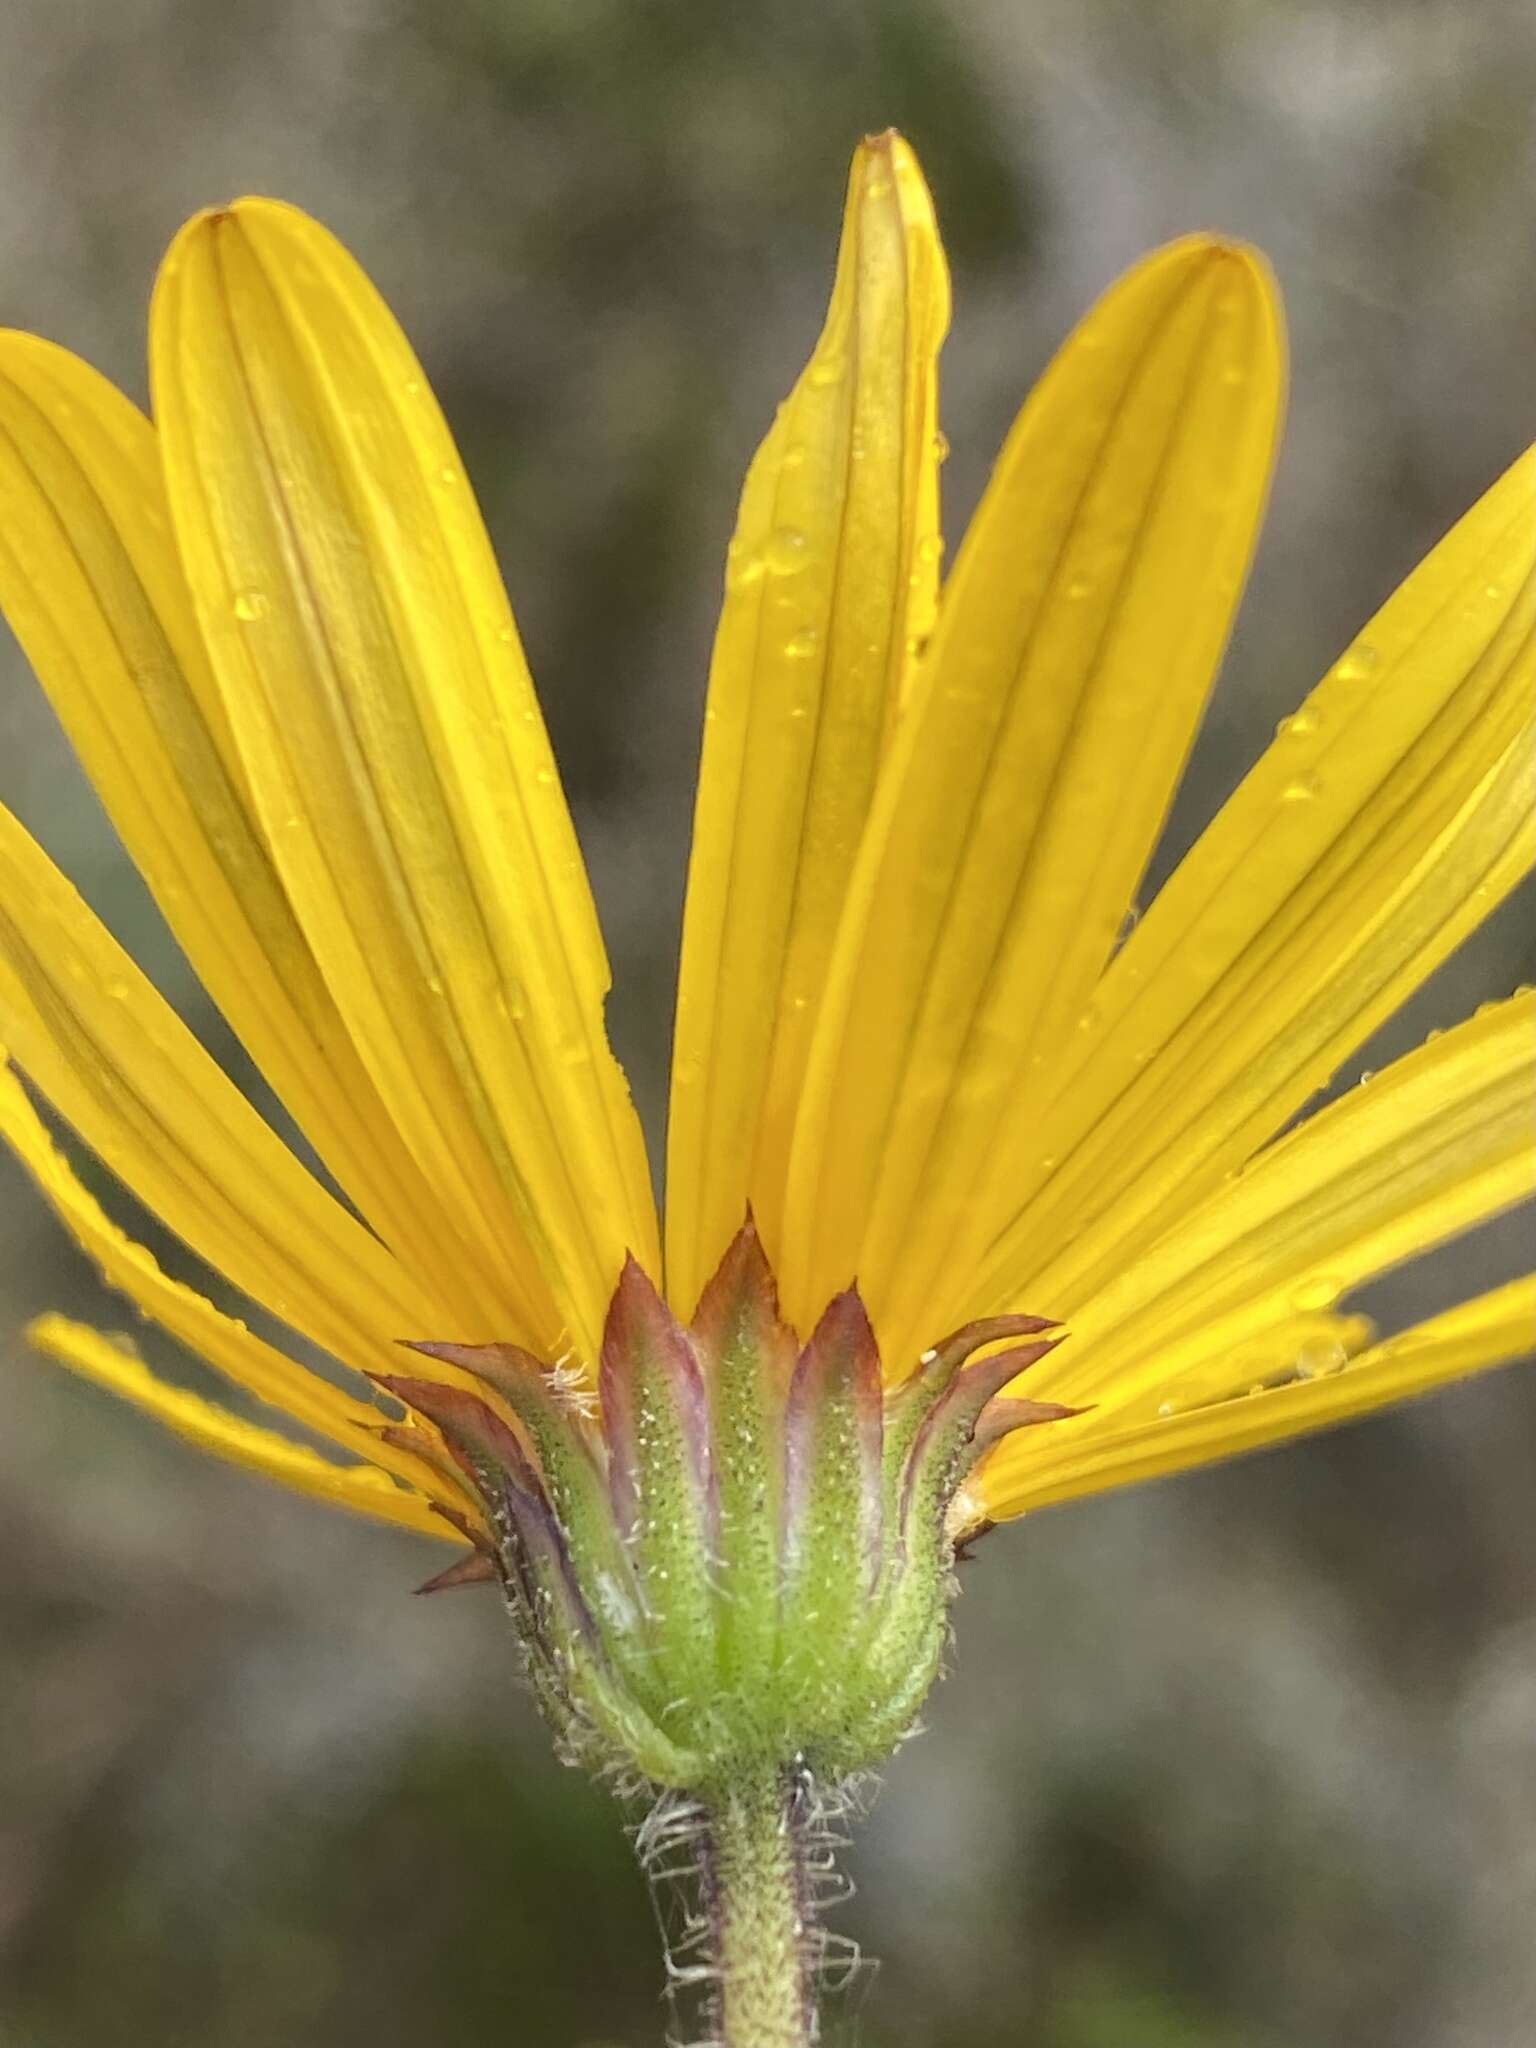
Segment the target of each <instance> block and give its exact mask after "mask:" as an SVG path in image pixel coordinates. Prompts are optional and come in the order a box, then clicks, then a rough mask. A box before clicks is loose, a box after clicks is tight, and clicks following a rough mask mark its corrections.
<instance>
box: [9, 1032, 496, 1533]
mask: <svg viewBox="0 0 1536 2048" xmlns="http://www.w3.org/2000/svg"><path fill="white" fill-rule="evenodd" d="M0 1136H3V1137H4V1139H5V1140H6V1142H7V1143H8V1144H9V1145H10V1146H11V1147H12V1149H13V1150H14V1151H15V1152H16V1154H17V1155H18V1157H19V1158H20V1159H21V1160H22V1161H23V1163H24V1164H25V1165H26V1166H27V1168H28V1169H29V1171H30V1172H31V1173H32V1175H33V1177H34V1178H35V1179H36V1181H37V1183H38V1185H39V1186H40V1187H41V1189H42V1191H43V1193H44V1194H45V1195H46V1196H47V1197H48V1199H49V1201H50V1202H51V1203H52V1204H53V1206H54V1208H55V1209H56V1210H57V1212H58V1214H59V1216H60V1217H61V1218H62V1220H63V1222H64V1223H65V1225H66V1226H67V1228H68V1229H69V1231H70V1232H71V1234H72V1235H73V1236H74V1238H75V1240H76V1242H77V1243H78V1244H79V1245H80V1246H81V1248H82V1250H84V1251H85V1252H86V1254H87V1255H88V1256H89V1257H90V1258H92V1259H93V1260H94V1261H95V1262H96V1264H97V1266H98V1267H99V1268H100V1270H101V1274H102V1277H103V1279H105V1280H106V1282H107V1284H108V1285H109V1286H110V1287H115V1288H117V1289H118V1290H119V1291H120V1292H121V1293H123V1294H126V1295H127V1296H128V1298H129V1299H130V1300H131V1301H132V1302H133V1303H134V1305H135V1307H136V1308H138V1309H139V1310H140V1311H141V1312H142V1313H143V1314H144V1315H147V1316H150V1317H152V1318H153V1319H154V1320H155V1321H156V1322H157V1323H159V1324H160V1326H161V1328H162V1329H165V1330H168V1331H169V1332H170V1334H171V1335H172V1336H173V1337H175V1338H177V1339H178V1340H179V1341H180V1342H181V1343H183V1344H185V1345H186V1347H187V1348H188V1350H189V1351H193V1352H195V1353H196V1354H197V1355H198V1356H199V1357H200V1358H202V1359H204V1360H206V1361H207V1363H208V1364H210V1365H212V1366H215V1367H216V1368H217V1369H218V1370H219V1371H220V1372H222V1373H223V1374H224V1375H225V1376H226V1377H227V1378H228V1379H230V1380H231V1381H233V1382H234V1384H235V1385H236V1386H238V1387H242V1388H243V1389H244V1390H245V1391H246V1392H247V1393H250V1394H254V1395H255V1396H256V1397H257V1399H258V1400H261V1401H265V1402H267V1403H268V1404H269V1405H270V1406H272V1407H274V1408H279V1409H281V1410H282V1412H283V1413H284V1414H285V1415H288V1416H291V1417H292V1419H293V1420H294V1421H295V1422H300V1423H303V1424H304V1425H305V1426H306V1427H307V1428H309V1429H313V1430H315V1431H317V1432H318V1433H319V1434H320V1435H322V1436H326V1437H329V1438H330V1439H331V1441H332V1442H334V1443H337V1444H340V1445H341V1446H342V1448H343V1449H345V1450H349V1451H352V1452H354V1453H356V1454H358V1455H361V1456H362V1457H365V1458H367V1459H368V1460H369V1462H370V1463H372V1464H376V1465H379V1466H381V1467H383V1468H384V1469H385V1470H387V1471H389V1472H392V1473H393V1474H394V1475H395V1476H396V1477H397V1478H400V1479H403V1480H405V1481H406V1482H407V1483H409V1484H411V1485H414V1486H416V1487H417V1488H419V1489H420V1490H422V1491H424V1492H427V1493H433V1494H436V1493H440V1492H441V1491H442V1488H441V1484H440V1482H439V1480H438V1477H437V1475H436V1473H435V1472H434V1470H433V1469H432V1467H431V1466H429V1465H425V1464H423V1462H422V1460H421V1459H420V1458H416V1457H413V1456H411V1455H410V1454H409V1453H408V1452H404V1451H400V1450H398V1449H396V1448H394V1447H393V1446H391V1445H389V1444H386V1443H382V1442H380V1440H379V1436H378V1431H379V1427H380V1423H381V1420H382V1418H381V1416H380V1413H379V1411H378V1409H377V1408H375V1407H374V1406H373V1404H372V1402H371V1401H361V1400H358V1399H356V1398H354V1397H353V1396H352V1395H350V1394H348V1393H346V1392H345V1391H344V1390H343V1389H342V1388H340V1387H336V1386H332V1385H331V1383H330V1382H329V1381H328V1380H324V1379H321V1378H320V1376H319V1374H318V1373H313V1372H308V1371H306V1370H305V1368H304V1367H303V1366H301V1365H298V1364H296V1363H295V1362H294V1360H293V1359H291V1358H288V1357H285V1356H284V1354H283V1353H282V1352H281V1351H278V1350H276V1349H274V1347H273V1346H272V1345H270V1344H266V1343H264V1342H263V1341H262V1340H261V1339H260V1338H259V1337H255V1336H253V1335H252V1334H251V1332H250V1331H249V1330H248V1329H247V1328H246V1327H245V1325H244V1324H243V1323H241V1322H237V1321H236V1320H235V1319H234V1318H233V1317H230V1316H226V1315H223V1314H221V1313H220V1311H219V1310H218V1309H216V1308H215V1307H214V1306H213V1304H212V1302H210V1301H207V1300H205V1299H204V1298H203V1296H202V1295H200V1294H198V1293H196V1292H195V1291H194V1290H193V1289H192V1288H190V1287H184V1286H182V1285H181V1283H180V1282H179V1281H176V1280H172V1279H171V1278H170V1276H169V1275H168V1274H166V1273H164V1272H162V1271H161V1269H160V1267H159V1265H158V1264H157V1262H156V1261H155V1259H154V1257H153V1256H152V1254H151V1253H150V1252H149V1251H147V1250H146V1249H145V1247H144V1246H143V1245H140V1244H135V1243H134V1242H133V1240H132V1239H131V1238H130V1237H128V1236H127V1235H126V1234H125V1233H124V1232H123V1231H122V1230H120V1229H119V1228H118V1226H117V1225H116V1224H115V1223H114V1222H112V1220H111V1218H110V1217H108V1216H107V1214H106V1213H105V1211H104V1210H103V1209H102V1207H101V1205H100V1203H98V1202H97V1201H96V1200H95V1199H94V1198H93V1197H92V1196H91V1194H90V1193H89V1192H88V1191H87V1190H86V1189H85V1188H84V1187H82V1186H81V1184H80V1182H79V1181H78V1180H77V1179H76V1178H75V1175H74V1173H73V1172H72V1171H71V1169H70V1166H69V1162H68V1161H67V1160H66V1159H65V1158H64V1156H63V1154H62V1153H61V1152H60V1151H59V1149H58V1147H57V1146H56V1145H55V1144H54V1142H53V1140H52V1139H51V1138H50V1137H49V1135H48V1132H47V1130H46V1128H45V1127H44V1125H43V1122H42V1119H41V1118H40V1117H39V1116H38V1114H37V1111H36V1110H35V1109H34V1108H33V1107H32V1104H31V1103H30V1102H29V1101H28V1099H27V1095H26V1091H25V1090H24V1089H23V1087H22V1086H21V1083H20V1082H19V1081H18V1080H17V1078H16V1076H15V1074H14V1073H13V1072H12V1071H11V1070H10V1069H9V1068H8V1067H6V1066H4V1065H0ZM452 1500H453V1504H454V1505H456V1506H458V1507H460V1508H461V1509H462V1508H463V1506H464V1498H461V1497H460V1496H459V1494H458V1492H457V1491H455V1493H454V1494H453V1496H452Z"/></svg>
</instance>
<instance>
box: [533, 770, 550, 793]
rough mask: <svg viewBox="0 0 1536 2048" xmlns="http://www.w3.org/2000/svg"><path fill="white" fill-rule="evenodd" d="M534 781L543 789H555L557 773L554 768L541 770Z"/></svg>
mask: <svg viewBox="0 0 1536 2048" xmlns="http://www.w3.org/2000/svg"><path fill="white" fill-rule="evenodd" d="M533 779H534V781H535V782H536V783H537V784H538V785H539V787H540V788H541V789H553V788H554V786H555V771H554V769H553V768H541V769H540V770H539V771H538V773H537V774H536V775H535V776H534V778H533Z"/></svg>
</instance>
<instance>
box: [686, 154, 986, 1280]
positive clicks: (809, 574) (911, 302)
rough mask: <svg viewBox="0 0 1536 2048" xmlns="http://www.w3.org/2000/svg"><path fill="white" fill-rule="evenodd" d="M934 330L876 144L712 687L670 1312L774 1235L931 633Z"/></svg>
mask: <svg viewBox="0 0 1536 2048" xmlns="http://www.w3.org/2000/svg"><path fill="white" fill-rule="evenodd" d="M948 318H949V285H948V276H947V272H946V269H945V264H944V257H943V251H942V250H941V248H940V246H939V240H938V232H937V229H936V227H935V224H934V219H933V208H932V203H931V201H930V200H929V197H928V192H927V189H926V187H925V186H924V184H923V180H922V174H921V172H920V170H919V169H918V166H917V162H916V159H915V158H914V157H913V155H912V152H911V151H910V150H909V149H908V148H907V146H906V144H905V143H904V142H902V141H901V140H900V139H899V138H898V137H896V136H893V135H887V136H879V137H876V138H873V139H871V140H870V141H868V142H866V143H865V144H864V145H863V147H862V148H861V149H860V150H859V152H858V154H857V156H856V157H855V159H854V165H853V174H852V177H851V180H850V182H849V189H848V205H847V211H846V214H845V217H844V224H843V239H842V247H841V250H840V253H839V257H838V269H837V278H836V282H835V283H834V286H833V290H832V300H831V305H830V308H829V310H828V314H827V321H826V325H825V327H824V328H823V330H822V334H821V338H820V340H819V341H818V342H817V344H816V349H815V352H814V353H813V355H812V357H811V360H810V363H809V365H808V366H807V368H806V370H805V371H804V373H803V374H802V376H801V378H800V381H799V383H798V384H796V386H795V388H794V390H793V391H792V392H791V394H790V396H789V399H788V401H787V402H786V403H785V404H784V405H783V406H782V407H781V408H780V411H779V415H778V418H777V419H776V420H775V422H774V425H773V427H772V429H771V431H770V432H769V435H768V438H767V439H766V440H765V441H764V443H763V445H762V447H761V448H760V449H759V450H758V453H757V455H756V457H755V459H754V461H753V463H752V467H751V469H750V470H749V472H748V475H747V482H746V487H745V490H744V492H743V494H742V501H741V511H740V515H739V517H738V519H737V525H736V536H735V539H734V540H733V542H732V544H731V554H730V566H729V569H728V571H727V577H726V595H725V608H724V611H723V613H722V615H721V620H720V630H719V634H718V636H717V638H716V641H715V653H714V661H713V664H712V667H711V671H710V684H709V708H708V711H707V713H706V719H705V731H704V753H703V761H702V765H701V768H700V773H699V794H698V804H697V809H696V813H695V818H694V833H693V853H692V858H691V861H690V863H689V870H688V903H687V911H686V915H685V919H684V927H683V954H682V967H681V974H680V980H679V988H678V1009H677V1033H676V1046H675V1055H674V1060H673V1074H672V1107H671V1122H670V1128H669V1132H668V1158H667V1275H668V1287H669V1291H670V1292H671V1294H672V1297H673V1299H674V1300H675V1302H676V1303H677V1304H678V1305H679V1307H680V1308H681V1309H682V1311H683V1312H684V1313H688V1312H691V1310H692V1308H693V1305H694V1302H695V1300H696V1299H697V1297H698V1295H699V1292H700V1290H701V1289H702V1287H703V1285H704V1282H705V1281H706V1280H707V1279H708V1277H709V1275H710V1273H711V1272H712V1271H713V1270H714V1267H715V1265H716V1264H717V1263H718V1261H719V1259H720V1256H721V1253H722V1252H723V1250H724V1248H725V1246H726V1244H727V1243H728V1242H729V1241H730V1239H731V1237H732V1236H733V1235H734V1233H735V1232H736V1231H737V1230H738V1229H739V1228H740V1226H741V1219H742V1215H743V1213H744V1211H745V1208H746V1204H747V1201H748V1198H749V1196H750V1198H751V1200H752V1202H753V1203H754V1205H755V1207H756V1211H757V1217H758V1222H759V1224H760V1225H761V1227H762V1228H763V1230H764V1232H765V1234H766V1235H767V1237H768V1239H769V1241H770V1242H774V1241H775V1240H776V1238H777V1232H778V1219H779V1210H780V1206H781V1202H782V1194H783V1178H784V1170H785V1165H786V1160H787V1154H788V1146H789V1136H790V1126H791V1123H792V1119H793V1114H794V1107H795V1103H796V1100H797V1098H798V1095H799V1090H800V1081H801V1076H802V1074H803V1071H804V1065H805V1055H806V1049H807V1046H808V1043H809V1039H810V1032H811V1027H812V1025H813V1024H814V1022H815V1012H816V1004H817V1000H818V998H819V994H820V990H821V987H822V983H823V979H824V974H825V968H826V962H827V957H828V955H829V953H830V951H831V946H832V938H833V934H834V930H835V927H836V922H837V917H838V914H839V911H840V910H841V907H842V901H843V896H844V892H845V890H846V888H847V882H848V874H849V870H850V869H851V867H852V864H853V857H854V854H855V853H856V851H857V849H858V843H859V836H860V834H861V832H862V830H863V826H864V818H865V814H866V812H867V810H868V808H869V799H870V794H871V791H872V789H873V787H874V780H875V770H876V766H877V764H878V761H879V758H880V752H881V746H882V741H883V739H884V738H885V737H886V736H887V735H888V733H889V731H890V729H891V727H892V724H893V721H894V716H895V713H896V710H897V707H898V701H899V697H900V693H901V686H902V677H903V675H904V673H905V672H906V671H908V670H909V669H910V667H911V665H912V659H913V656H912V652H911V650H912V649H913V648H914V647H915V646H917V645H919V644H921V641H922V640H923V638H924V637H925V636H926V635H927V633H928V632H929V630H930V629H931V627H932V624H933V614H934V605H935V598H936V594H937V588H938V560H939V537H938V467H939V452H938V444H937V440H936V435H937V428H938V419H937V376H936V366H937V359H938V351H939V345H940V343H941V342H942V340H943V337H944V331H945V328H946V326H947V324H948Z"/></svg>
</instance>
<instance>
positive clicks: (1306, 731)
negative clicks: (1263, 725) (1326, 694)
mask: <svg viewBox="0 0 1536 2048" xmlns="http://www.w3.org/2000/svg"><path fill="white" fill-rule="evenodd" d="M1316 731H1317V713H1316V712H1315V711H1314V710H1313V709H1312V708H1311V706H1310V705H1308V704H1303V705H1302V707H1301V709H1300V710H1299V711H1293V712H1292V713H1291V715H1290V717H1289V718H1282V719H1281V721H1280V723H1279V724H1278V725H1277V726H1276V727H1275V738H1276V739H1277V740H1304V739H1306V738H1308V737H1309V736H1310V735H1311V734H1312V733H1314V732H1316Z"/></svg>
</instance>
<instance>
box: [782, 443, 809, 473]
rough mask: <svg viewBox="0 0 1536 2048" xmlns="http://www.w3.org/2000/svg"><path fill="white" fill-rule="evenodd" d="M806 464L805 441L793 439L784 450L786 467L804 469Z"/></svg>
mask: <svg viewBox="0 0 1536 2048" xmlns="http://www.w3.org/2000/svg"><path fill="white" fill-rule="evenodd" d="M804 466H805V443H804V442H803V441H791V442H790V444H789V446H788V447H787V448H786V449H785V450H784V467H785V468H786V469H803V468H804Z"/></svg>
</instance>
